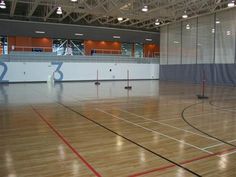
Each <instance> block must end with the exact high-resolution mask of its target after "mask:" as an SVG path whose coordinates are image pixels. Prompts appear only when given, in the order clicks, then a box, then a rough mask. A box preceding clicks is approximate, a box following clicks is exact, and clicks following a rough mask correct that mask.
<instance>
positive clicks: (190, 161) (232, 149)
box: [129, 148, 236, 177]
mask: <svg viewBox="0 0 236 177" xmlns="http://www.w3.org/2000/svg"><path fill="white" fill-rule="evenodd" d="M234 150H236V148H231V149H227V150H224V151H220V152H215V153H213V154H208V155H204V156H200V157H196V158H193V159H190V160H185V161H183V162H180V163H179V164H180V165H185V164H189V163H192V162H195V161H198V160H202V159H206V158H209V157H212V156H217V155H224V154H227V153H229V152H232V151H234ZM173 167H176V165H175V164H171V165H166V166H163V167H160V168H155V169H152V170H147V171H144V172H140V173H136V174H133V175H129V177H136V176H142V175H146V174H149V173H153V172H158V171H163V170H166V169H169V168H173Z"/></svg>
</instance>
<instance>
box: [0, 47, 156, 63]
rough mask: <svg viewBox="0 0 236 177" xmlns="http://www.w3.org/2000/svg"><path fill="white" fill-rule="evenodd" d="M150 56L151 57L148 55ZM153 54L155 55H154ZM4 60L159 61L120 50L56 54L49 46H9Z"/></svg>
mask: <svg viewBox="0 0 236 177" xmlns="http://www.w3.org/2000/svg"><path fill="white" fill-rule="evenodd" d="M150 56H151V57H150ZM154 56H155V57H154ZM0 60H4V61H34V62H35V61H39V62H42V61H43V62H45V61H55V60H56V61H67V62H112V63H159V57H158V56H156V54H155V55H154V54H153V55H149V57H141V58H140V57H134V56H130V55H126V54H122V51H121V50H107V49H93V50H91V55H84V54H83V55H82V54H81V51H78V50H77V51H76V50H74V51H72V50H71V49H69V48H67V49H66V50H65V51H64V53H62V54H61V55H58V53H57V52H52V48H49V47H33V48H32V47H23V46H15V47H14V48H11V50H10V51H9V54H8V55H2V56H1V55H0Z"/></svg>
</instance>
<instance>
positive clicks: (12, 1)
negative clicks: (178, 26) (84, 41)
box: [0, 0, 229, 31]
mask: <svg viewBox="0 0 236 177" xmlns="http://www.w3.org/2000/svg"><path fill="white" fill-rule="evenodd" d="M5 2H6V5H7V8H6V9H0V18H10V19H17V20H30V21H44V22H57V23H69V24H80V25H94V26H112V27H117V28H130V29H141V30H151V31H157V30H158V27H157V26H156V25H155V21H156V19H159V21H160V22H161V24H165V23H169V22H174V21H178V20H181V19H182V15H183V13H184V11H186V13H187V14H188V15H189V16H190V17H191V16H198V15H201V14H205V13H213V12H214V11H216V10H219V9H223V8H227V4H228V2H229V0H78V1H77V2H71V1H70V0H5ZM144 5H147V6H148V9H149V10H148V12H142V10H141V9H142V7H143V6H144ZM58 6H61V7H62V10H63V14H62V15H58V14H56V10H57V7H58ZM117 17H123V21H121V22H119V21H118V20H117Z"/></svg>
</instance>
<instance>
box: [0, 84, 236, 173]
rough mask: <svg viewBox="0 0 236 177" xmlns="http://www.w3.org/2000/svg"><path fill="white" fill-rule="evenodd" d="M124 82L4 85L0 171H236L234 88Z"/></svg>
mask: <svg viewBox="0 0 236 177" xmlns="http://www.w3.org/2000/svg"><path fill="white" fill-rule="evenodd" d="M125 85H126V83H125V82H102V83H101V85H100V86H98V87H97V86H95V85H94V84H93V83H92V82H88V83H63V84H55V86H51V85H47V84H10V85H0V104H1V105H0V176H1V177H78V176H80V177H87V176H104V177H139V176H140V177H142V176H143V177H151V176H154V177H156V176H162V177H192V176H204V177H235V176H236V163H235V161H236V97H235V95H236V89H235V88H233V87H208V90H207V94H208V96H209V97H210V99H209V100H204V101H200V100H197V99H196V96H195V95H196V94H197V93H198V92H199V90H200V87H199V86H198V85H190V84H178V83H172V82H159V81H133V82H131V85H132V87H133V89H132V90H131V91H126V90H125V89H124V86H125Z"/></svg>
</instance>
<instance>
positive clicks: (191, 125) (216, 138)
mask: <svg viewBox="0 0 236 177" xmlns="http://www.w3.org/2000/svg"><path fill="white" fill-rule="evenodd" d="M201 103H203V102H200V103H194V104H192V105H190V106H187V107H186V108H184V109H183V111H182V112H181V118H182V119H183V121H184V122H186V123H187V124H188V125H189V126H190V127H192V128H194V129H195V130H197V131H199V132H201V133H203V134H205V135H207V136H209V137H211V138H213V139H215V140H217V141H220V142H222V143H224V144H227V145H229V146H233V147H236V145H234V144H231V143H229V142H227V141H224V140H222V139H220V138H218V137H216V136H213V135H211V134H209V133H207V132H205V131H203V130H201V129H199V128H197V127H196V126H194V125H193V124H191V123H190V122H189V121H188V120H187V119H186V118H185V117H184V112H185V111H186V110H188V109H189V108H191V107H193V106H195V105H198V104H201Z"/></svg>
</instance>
